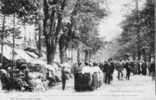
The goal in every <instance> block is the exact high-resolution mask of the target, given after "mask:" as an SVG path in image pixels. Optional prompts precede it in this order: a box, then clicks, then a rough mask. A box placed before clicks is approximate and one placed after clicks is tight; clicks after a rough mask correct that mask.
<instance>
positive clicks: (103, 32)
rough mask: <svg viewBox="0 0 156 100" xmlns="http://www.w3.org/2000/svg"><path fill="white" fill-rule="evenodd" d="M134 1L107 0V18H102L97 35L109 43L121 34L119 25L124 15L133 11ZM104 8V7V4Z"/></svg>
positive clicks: (140, 1)
mask: <svg viewBox="0 0 156 100" xmlns="http://www.w3.org/2000/svg"><path fill="white" fill-rule="evenodd" d="M134 1H135V0H107V8H108V12H109V13H108V16H107V17H105V18H103V19H102V21H101V22H100V24H99V28H98V29H99V34H100V36H102V37H105V40H106V41H111V40H112V39H114V38H116V37H117V36H119V34H121V32H122V28H121V27H120V23H121V22H122V21H123V20H124V18H125V15H126V14H128V13H130V12H131V10H132V9H135V2H134ZM143 1H145V0H139V7H142V5H143ZM104 6H106V5H105V4H104Z"/></svg>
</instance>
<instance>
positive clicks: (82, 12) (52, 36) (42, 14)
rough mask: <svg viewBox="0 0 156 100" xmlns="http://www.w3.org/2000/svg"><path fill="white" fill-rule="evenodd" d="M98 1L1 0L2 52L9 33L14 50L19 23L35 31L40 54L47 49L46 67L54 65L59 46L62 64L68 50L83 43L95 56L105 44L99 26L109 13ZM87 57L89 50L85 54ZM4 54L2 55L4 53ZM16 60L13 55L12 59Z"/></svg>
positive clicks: (76, 47)
mask: <svg viewBox="0 0 156 100" xmlns="http://www.w3.org/2000/svg"><path fill="white" fill-rule="evenodd" d="M100 3H102V2H101V1H100V2H99V1H96V0H0V13H1V16H3V18H2V20H3V21H2V22H3V23H2V28H1V45H2V46H1V51H3V43H4V39H5V38H6V37H4V36H6V34H7V31H11V32H9V33H10V34H13V35H12V37H13V39H12V41H13V44H12V48H13V50H14V48H15V44H16V41H15V38H16V35H17V33H18V32H17V29H16V24H17V23H16V21H15V19H18V21H19V22H22V23H23V25H25V24H31V25H32V24H33V25H35V27H36V30H35V31H36V33H35V37H36V47H37V49H38V51H39V53H40V54H41V51H42V48H46V55H47V63H48V64H52V63H53V61H54V57H55V54H56V49H57V47H58V46H59V51H60V58H61V63H63V62H64V60H65V59H66V57H65V52H66V50H67V49H68V48H75V49H78V47H79V45H80V44H81V43H83V44H85V45H86V46H87V47H89V51H90V52H89V53H91V54H93V53H95V52H96V51H97V50H98V49H99V48H100V47H101V46H102V45H103V41H102V40H101V39H100V38H99V37H98V31H97V25H98V22H99V21H100V19H101V18H103V17H104V16H106V10H105V9H104V8H101V7H100V6H99V5H100ZM11 16H12V18H13V27H12V28H11V30H10V29H9V30H6V28H5V22H6V17H11ZM86 51H87V52H86V55H88V54H87V53H88V50H86ZM2 54H3V53H2ZM13 59H14V55H13Z"/></svg>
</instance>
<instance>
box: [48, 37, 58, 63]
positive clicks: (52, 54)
mask: <svg viewBox="0 0 156 100" xmlns="http://www.w3.org/2000/svg"><path fill="white" fill-rule="evenodd" d="M56 45H57V44H56V43H55V42H54V40H52V38H50V39H46V47H47V48H46V49H47V64H52V63H53V61H54V58H55V53H56Z"/></svg>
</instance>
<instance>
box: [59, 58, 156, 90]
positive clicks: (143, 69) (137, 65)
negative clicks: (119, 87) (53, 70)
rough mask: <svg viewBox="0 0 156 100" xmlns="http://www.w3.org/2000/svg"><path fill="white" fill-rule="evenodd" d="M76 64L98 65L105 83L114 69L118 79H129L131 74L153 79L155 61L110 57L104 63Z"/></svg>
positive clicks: (111, 77)
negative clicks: (114, 58)
mask: <svg viewBox="0 0 156 100" xmlns="http://www.w3.org/2000/svg"><path fill="white" fill-rule="evenodd" d="M78 66H90V67H95V66H98V67H99V68H100V69H101V71H102V72H103V75H104V77H103V78H104V79H103V82H104V83H105V84H111V82H112V80H113V73H114V72H115V70H116V71H117V79H118V80H130V79H131V76H132V75H144V76H147V75H148V76H151V77H152V80H154V79H155V62H154V60H152V61H151V62H146V61H143V60H142V61H132V60H129V59H126V60H125V59H123V60H118V61H115V60H113V59H112V58H110V59H108V60H107V61H104V63H84V64H82V63H79V64H78ZM62 73H63V74H62V75H63V76H62V80H63V81H62V84H63V85H62V86H63V87H62V89H63V90H64V89H65V83H66V82H65V81H66V79H65V78H66V77H65V72H64V71H62Z"/></svg>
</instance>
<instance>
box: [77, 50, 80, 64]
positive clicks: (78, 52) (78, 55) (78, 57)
mask: <svg viewBox="0 0 156 100" xmlns="http://www.w3.org/2000/svg"><path fill="white" fill-rule="evenodd" d="M77 63H80V48H78V50H77Z"/></svg>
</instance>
